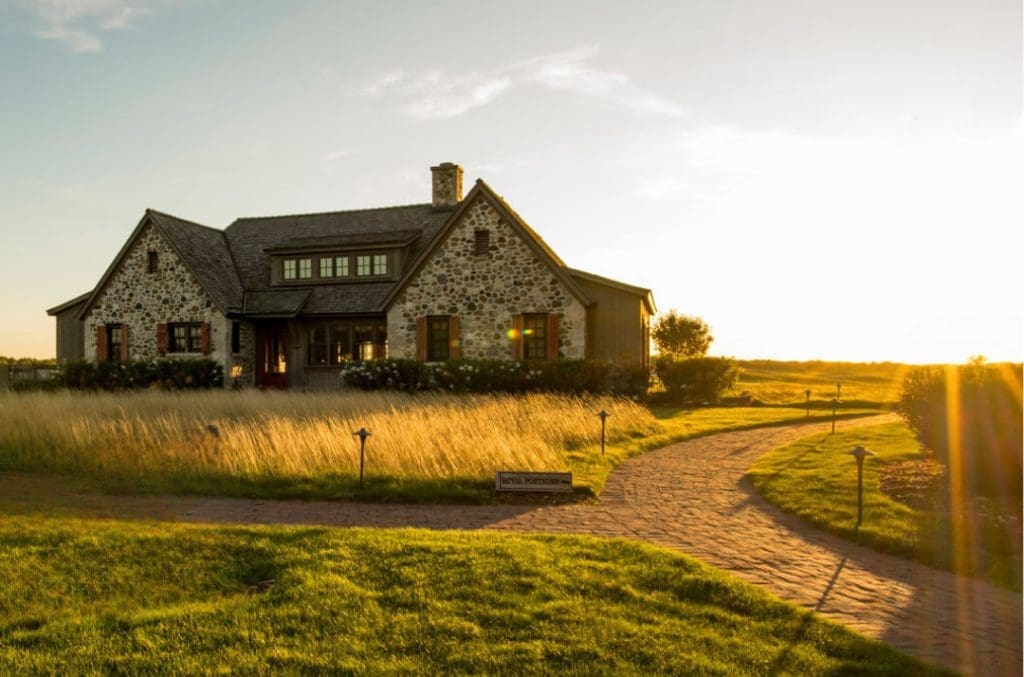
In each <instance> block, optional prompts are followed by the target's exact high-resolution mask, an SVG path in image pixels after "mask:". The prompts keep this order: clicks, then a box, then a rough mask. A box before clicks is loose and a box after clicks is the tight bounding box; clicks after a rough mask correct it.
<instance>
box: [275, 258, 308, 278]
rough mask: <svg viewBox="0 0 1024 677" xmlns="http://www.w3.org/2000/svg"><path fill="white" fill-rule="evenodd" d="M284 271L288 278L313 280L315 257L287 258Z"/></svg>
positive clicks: (284, 276) (283, 275)
mask: <svg viewBox="0 0 1024 677" xmlns="http://www.w3.org/2000/svg"><path fill="white" fill-rule="evenodd" d="M282 273H283V274H282V277H283V278H284V279H286V280H311V279H313V259H285V260H284V269H283V271H282Z"/></svg>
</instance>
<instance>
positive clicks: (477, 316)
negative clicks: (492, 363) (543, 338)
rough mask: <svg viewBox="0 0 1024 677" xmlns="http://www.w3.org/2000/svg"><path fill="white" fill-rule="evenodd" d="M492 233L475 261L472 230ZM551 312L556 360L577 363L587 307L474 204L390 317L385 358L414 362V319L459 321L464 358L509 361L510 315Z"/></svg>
mask: <svg viewBox="0 0 1024 677" xmlns="http://www.w3.org/2000/svg"><path fill="white" fill-rule="evenodd" d="M480 229H483V230H488V231H490V252H489V253H488V254H487V255H485V256H476V255H475V252H474V249H475V242H476V235H475V233H476V231H477V230H480ZM521 313H556V314H558V315H560V316H561V318H560V321H559V329H560V331H559V356H560V357H565V358H582V357H584V354H585V349H586V308H584V306H583V305H582V304H581V303H580V301H579V300H578V299H577V298H576V297H575V296H573V295H572V292H570V291H569V290H568V289H567V288H566V287H565V285H563V284H562V283H561V282H560V281H559V280H558V279H557V278H556V277H555V276H554V275H553V274H552V272H551V269H550V268H549V267H548V266H547V265H546V264H545V263H544V262H543V261H542V260H541V259H540V258H538V256H537V254H536V253H535V252H534V251H533V249H531V248H530V247H529V246H528V245H527V244H526V242H524V241H523V240H522V238H521V237H520V236H519V235H518V233H517V232H516V231H515V230H513V229H512V227H511V226H510V225H509V224H508V223H506V222H505V220H504V219H502V218H501V217H499V215H498V213H497V212H496V211H495V210H494V208H493V207H491V205H490V203H488V202H487V200H486V199H484V198H482V197H478V198H476V201H475V204H473V205H471V206H470V208H469V209H468V210H466V212H465V214H464V215H463V217H462V220H461V222H459V223H457V224H456V225H455V227H454V228H453V229H452V231H451V233H450V234H449V236H448V239H447V240H445V241H444V242H442V243H441V245H440V246H439V247H438V248H437V249H436V250H435V251H434V253H433V255H431V257H430V259H429V260H428V261H427V262H426V264H425V265H424V266H423V268H422V269H421V270H420V272H419V273H418V274H417V275H416V277H415V278H414V279H413V280H412V281H411V282H410V283H409V285H408V286H407V287H406V288H405V290H404V291H403V292H402V293H401V294H399V296H398V298H397V299H396V300H395V303H394V304H393V305H392V307H391V309H390V310H389V311H388V354H389V355H390V356H391V357H404V358H415V357H416V319H417V318H419V317H424V316H427V315H458V316H459V323H460V333H461V336H460V337H459V338H460V348H461V354H462V356H463V357H470V358H490V359H495V358H496V359H511V358H512V346H511V344H510V342H509V339H508V338H507V335H508V331H509V329H511V328H512V316H513V315H516V314H521Z"/></svg>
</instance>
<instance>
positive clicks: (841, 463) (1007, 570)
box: [748, 423, 1021, 590]
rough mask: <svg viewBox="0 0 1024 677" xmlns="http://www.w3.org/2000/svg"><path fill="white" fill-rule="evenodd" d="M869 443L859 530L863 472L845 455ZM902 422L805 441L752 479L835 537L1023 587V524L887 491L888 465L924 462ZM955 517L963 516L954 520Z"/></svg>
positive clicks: (764, 461) (767, 462)
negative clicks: (883, 482)
mask: <svg viewBox="0 0 1024 677" xmlns="http://www.w3.org/2000/svg"><path fill="white" fill-rule="evenodd" d="M856 445H863V446H865V447H867V448H868V449H869V450H871V451H874V452H876V453H877V454H878V456H876V457H869V458H867V459H866V460H865V463H864V522H863V524H862V525H861V527H860V529H859V530H857V529H856V521H857V493H856V492H857V470H856V463H855V461H854V459H853V457H852V456H849V455H847V454H846V453H845V452H847V451H849V450H850V449H852V448H853V447H854V446H856ZM919 448H920V445H919V444H918V442H917V440H916V439H915V438H914V435H913V433H912V432H911V431H910V429H909V428H907V426H906V425H905V424H903V423H891V424H886V425H880V426H870V427H864V428H858V429H856V430H849V431H840V432H838V433H836V434H835V435H828V434H823V435H814V436H811V437H806V438H803V439H801V440H798V441H796V442H793V443H791V444H788V445H786V446H784V447H781V448H779V449H775V450H773V451H771V452H769V453H768V454H765V455H764V456H762V457H761V458H760V459H758V460H757V462H756V463H755V464H754V465H753V467H751V469H750V472H749V474H748V477H749V478H750V480H751V482H752V484H753V486H754V488H755V489H757V491H758V492H760V493H761V495H762V496H764V498H765V499H766V500H767V501H769V502H770V503H773V504H774V505H776V506H778V507H780V508H782V509H783V510H786V511H787V512H791V513H794V514H797V515H799V516H801V517H803V518H804V519H806V520H809V521H810V522H812V523H814V524H815V525H817V526H819V527H822V528H824V529H826V530H828V531H831V532H833V533H837V534H839V535H841V536H845V537H847V538H850V539H853V540H857V541H858V542H860V543H862V544H865V545H868V546H871V547H874V548H877V549H879V550H884V551H887V552H891V553H894V554H898V555H901V556H904V557H908V558H911V559H915V560H918V561H921V562H924V563H927V564H931V565H932V566H936V567H939V568H942V569H947V570H949V571H954V572H957V573H961V574H964V575H969V576H974V577H978V578H981V579H983V580H987V581H989V582H992V583H995V584H997V585H1000V586H1004V587H1007V588H1010V589H1013V590H1020V589H1021V553H1020V527H1019V523H1017V524H1016V527H1015V526H1014V524H1015V522H1014V521H1012V520H1006V519H1004V518H1003V517H1002V516H999V515H995V514H986V513H985V512H983V511H979V510H974V509H971V510H967V511H964V512H959V513H956V512H953V511H950V510H948V509H947V508H945V507H943V506H944V505H945V502H944V501H942V500H941V499H942V498H943V497H942V495H941V494H940V495H938V496H937V498H938V499H939V500H938V501H932V502H931V505H932V506H933V507H932V508H921V507H919V508H917V509H914V508H911V507H910V506H908V505H905V504H904V503H901V502H899V501H897V500H895V499H893V498H892V497H890V496H889V495H887V494H886V493H884V492H883V491H882V490H881V489H880V486H879V479H880V476H881V475H882V473H883V472H884V471H885V469H886V467H887V466H890V467H892V464H896V463H901V462H906V461H912V460H917V459H920V458H921V455H920V452H919ZM954 515H959V517H956V518H954Z"/></svg>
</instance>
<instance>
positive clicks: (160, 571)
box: [0, 497, 935, 675]
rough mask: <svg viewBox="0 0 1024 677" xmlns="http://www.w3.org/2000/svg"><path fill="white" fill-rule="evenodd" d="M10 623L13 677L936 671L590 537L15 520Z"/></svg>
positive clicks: (5, 643)
mask: <svg viewBox="0 0 1024 677" xmlns="http://www.w3.org/2000/svg"><path fill="white" fill-rule="evenodd" d="M2 502H3V498H2V497H0V505H2ZM26 582H30V584H26ZM0 619H2V620H0V673H4V674H35V673H44V674H101V673H106V674H109V673H116V674H139V673H172V674H183V675H196V674H222V673H241V674H282V673H283V674H470V673H472V674H547V673H567V674H577V675H590V674H689V673H704V674H730V675H755V674H768V673H774V674H800V675H835V674H893V675H906V674H922V673H933V672H935V671H934V669H932V668H929V667H928V666H925V665H923V664H922V663H920V662H919V661H917V660H915V659H913V658H910V657H908V656H906V655H904V654H900V653H898V652H896V651H895V650H893V649H892V648H890V647H888V646H886V645H885V644H882V643H881V642H877V641H873V640H870V639H867V638H865V637H863V636H860V635H857V634H855V633H854V632H852V631H850V630H848V629H846V628H844V627H842V626H840V625H838V624H836V623H831V622H828V621H826V620H823V619H821V618H820V617H818V616H816V615H812V614H811V613H810V612H808V611H805V610H802V609H799V608H797V607H795V606H793V605H790V604H787V603H784V602H782V601H780V600H778V599H777V598H775V597H773V596H771V595H769V594H768V593H766V592H764V591H763V590H760V589H758V588H755V587H754V586H752V585H749V584H747V583H744V582H742V581H740V580H739V579H737V578H735V577H733V576H730V575H728V574H725V573H723V572H721V571H718V570H716V569H712V568H711V567H708V566H706V565H704V564H701V563H700V562H698V561H696V560H694V559H691V558H689V557H685V556H683V555H680V554H677V553H672V552H669V551H667V550H662V549H658V548H654V547H651V546H647V545H643V544H640V543H632V542H628V541H624V540H617V539H598V538H588V537H577V536H525V535H511V534H495V533H465V532H455V531H446V532H428V531H417V530H412V529H386V530H371V529H309V528H280V527H278V528H235V527H202V526H180V525H169V524H160V525H143V524H130V523H125V522H118V521H103V522H96V521H84V520H70V519H54V518H41V517H31V518H26V517H20V518H12V517H7V516H4V515H2V514H0Z"/></svg>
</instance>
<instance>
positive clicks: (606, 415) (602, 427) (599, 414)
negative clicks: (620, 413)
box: [597, 409, 611, 456]
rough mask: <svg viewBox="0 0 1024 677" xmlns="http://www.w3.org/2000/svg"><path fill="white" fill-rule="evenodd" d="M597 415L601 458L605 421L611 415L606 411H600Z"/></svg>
mask: <svg viewBox="0 0 1024 677" xmlns="http://www.w3.org/2000/svg"><path fill="white" fill-rule="evenodd" d="M597 415H598V416H600V417H601V455H602V456H603V455H604V430H605V421H606V420H608V417H609V416H611V414H609V413H608V412H607V411H605V410H604V409H602V410H601V411H599V412H597Z"/></svg>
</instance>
